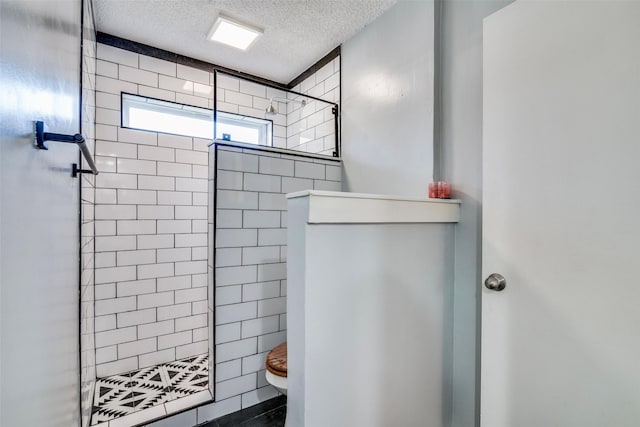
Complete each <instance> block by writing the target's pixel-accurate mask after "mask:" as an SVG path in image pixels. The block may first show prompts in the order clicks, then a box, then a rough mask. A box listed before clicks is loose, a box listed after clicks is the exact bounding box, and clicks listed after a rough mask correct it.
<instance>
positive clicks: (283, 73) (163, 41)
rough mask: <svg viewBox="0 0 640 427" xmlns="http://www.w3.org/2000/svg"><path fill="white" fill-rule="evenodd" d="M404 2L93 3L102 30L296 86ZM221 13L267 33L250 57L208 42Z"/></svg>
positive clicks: (189, 0) (219, 0)
mask: <svg viewBox="0 0 640 427" xmlns="http://www.w3.org/2000/svg"><path fill="white" fill-rule="evenodd" d="M396 1H397V0H341V1H335V0H173V1H171V0H94V4H95V17H96V27H97V29H98V31H102V32H104V33H108V34H112V35H115V36H118V37H122V38H125V39H129V40H133V41H136V42H140V43H144V44H147V45H150V46H154V47H157V48H161V49H164V50H168V51H171V52H175V53H179V54H182V55H185V56H190V57H192V58H196V59H200V60H203V61H207V62H212V63H215V64H218V65H222V66H225V67H229V68H233V69H236V70H239V71H243V72H246V73H250V74H253V75H256V76H260V77H264V78H267V79H270V80H274V81H277V82H280V83H289V82H290V81H291V80H293V79H294V78H295V77H297V76H298V75H299V74H300V73H302V72H303V71H305V70H306V69H307V68H309V67H310V66H311V65H313V64H314V63H315V62H316V61H318V60H319V59H320V58H322V57H323V56H324V55H326V54H327V53H329V52H330V51H331V50H333V49H334V48H335V47H336V46H338V45H340V44H341V43H343V42H345V41H346V40H348V39H349V38H350V37H351V36H353V35H354V34H356V33H357V32H358V31H359V30H360V29H362V28H363V27H364V26H366V25H367V24H369V23H370V22H372V21H373V20H375V19H376V18H377V17H378V16H380V15H381V14H382V13H384V11H385V10H387V9H388V8H389V7H391V6H392V5H393V4H394V3H396ZM219 12H222V13H223V14H226V15H228V16H231V17H235V18H237V19H240V20H242V21H244V22H248V23H251V24H254V25H256V26H259V27H261V28H263V29H264V34H263V35H262V37H260V38H259V39H258V40H257V41H256V42H255V43H254V44H253V46H252V47H251V48H250V49H249V50H248V51H247V52H242V51H239V50H237V49H234V48H232V47H227V46H224V45H220V44H218V43H214V42H210V41H208V40H207V34H208V32H209V30H210V28H211V26H212V25H213V22H214V20H215V18H216V16H217V15H218V13H219Z"/></svg>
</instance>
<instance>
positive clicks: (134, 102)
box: [120, 92, 273, 147]
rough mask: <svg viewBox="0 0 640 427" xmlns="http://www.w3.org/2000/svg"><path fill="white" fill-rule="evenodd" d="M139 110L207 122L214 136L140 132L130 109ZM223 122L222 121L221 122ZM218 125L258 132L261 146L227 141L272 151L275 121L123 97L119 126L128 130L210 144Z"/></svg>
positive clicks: (173, 102) (141, 98)
mask: <svg viewBox="0 0 640 427" xmlns="http://www.w3.org/2000/svg"><path fill="white" fill-rule="evenodd" d="M131 106H138V107H141V108H143V109H145V110H147V111H155V112H158V113H164V114H174V115H176V116H182V117H188V118H200V119H206V120H209V121H210V122H211V134H210V135H209V136H208V137H203V136H200V135H193V134H185V133H177V132H167V131H164V130H159V129H150V128H141V127H135V126H132V125H131V123H130V116H129V108H130V107H131ZM221 119H222V120H221ZM216 121H218V122H219V123H225V124H229V125H235V126H242V127H245V128H248V129H252V130H258V135H259V136H258V139H259V142H258V144H256V143H254V142H247V141H240V140H232V139H229V140H227V141H231V142H239V143H243V144H251V145H257V146H267V147H273V120H270V119H264V118H261V117H253V116H246V115H242V114H237V113H229V112H226V111H219V110H218V111H214V110H213V109H209V108H204V107H198V106H195V105H189V104H183V103H180V102H175V101H167V100H164V99H158V98H153V97H150V96H143V95H137V94H134V93H128V92H121V93H120V126H121V127H122V128H125V129H135V130H142V131H146V132H158V133H165V134H170V135H180V136H186V137H189V138H201V139H208V140H212V141H213V140H216V139H218V140H219V139H221V138H215V134H214V132H216V131H217V128H218V127H217V126H216Z"/></svg>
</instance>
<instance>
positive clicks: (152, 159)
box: [94, 44, 213, 377]
mask: <svg viewBox="0 0 640 427" xmlns="http://www.w3.org/2000/svg"><path fill="white" fill-rule="evenodd" d="M97 58H98V65H97V68H95V69H96V70H97V71H96V73H97V76H96V79H95V80H96V84H95V89H96V92H95V93H96V96H95V102H94V104H95V105H96V107H97V111H96V120H97V124H96V133H97V141H96V145H95V155H96V161H97V162H98V164H99V165H101V166H102V168H101V173H100V175H98V177H97V179H96V194H95V229H96V235H97V237H96V238H95V260H96V270H95V278H96V284H97V286H96V303H95V310H96V316H97V317H96V354H97V357H98V360H97V375H98V377H105V376H109V375H113V374H118V373H123V372H127V371H130V370H134V369H138V368H142V367H146V366H149V365H151V364H160V363H165V362H171V361H174V360H177V359H181V358H185V357H189V356H193V355H197V354H202V353H206V352H207V351H208V344H207V342H208V341H209V339H208V337H209V335H210V333H209V332H208V325H207V312H206V307H207V291H206V286H205V285H206V280H207V277H206V275H207V266H206V251H207V228H206V215H207V208H206V205H207V191H208V188H207V163H208V155H207V145H208V144H209V143H210V141H208V140H201V139H197V138H189V137H184V136H178V135H168V134H162V133H156V132H148V131H139V130H135V129H127V128H122V127H120V93H121V92H128V93H132V94H140V95H144V96H150V97H154V98H159V99H163V100H167V101H177V102H185V103H188V104H191V105H202V106H204V107H208V106H209V103H210V101H211V100H212V98H213V87H212V86H211V83H212V82H213V74H212V73H210V72H208V71H203V70H199V69H194V68H190V67H185V66H183V65H177V64H175V63H172V62H167V61H163V60H159V59H156V58H151V57H147V56H144V55H139V54H137V53H133V52H129V51H125V50H122V49H117V48H114V47H111V46H107V45H103V44H98V45H97Z"/></svg>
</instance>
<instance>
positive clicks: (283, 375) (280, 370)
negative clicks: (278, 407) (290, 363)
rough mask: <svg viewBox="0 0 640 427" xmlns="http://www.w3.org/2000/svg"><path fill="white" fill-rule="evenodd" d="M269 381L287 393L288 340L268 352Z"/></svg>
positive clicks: (267, 373) (283, 392)
mask: <svg viewBox="0 0 640 427" xmlns="http://www.w3.org/2000/svg"><path fill="white" fill-rule="evenodd" d="M266 365H267V371H266V372H265V376H266V379H267V382H268V383H269V384H271V385H272V386H274V387H275V388H276V389H277V390H278V391H279V392H280V393H282V394H284V395H285V396H286V394H287V342H286V341H285V342H283V343H282V344H280V345H278V346H276V347H274V349H273V350H271V351H270V352H269V354H267V363H266Z"/></svg>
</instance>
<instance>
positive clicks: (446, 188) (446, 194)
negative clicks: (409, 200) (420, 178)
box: [429, 181, 451, 199]
mask: <svg viewBox="0 0 640 427" xmlns="http://www.w3.org/2000/svg"><path fill="white" fill-rule="evenodd" d="M429 198H430V199H450V198H451V184H449V183H448V182H446V181H435V182H432V183H431V184H429Z"/></svg>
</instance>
